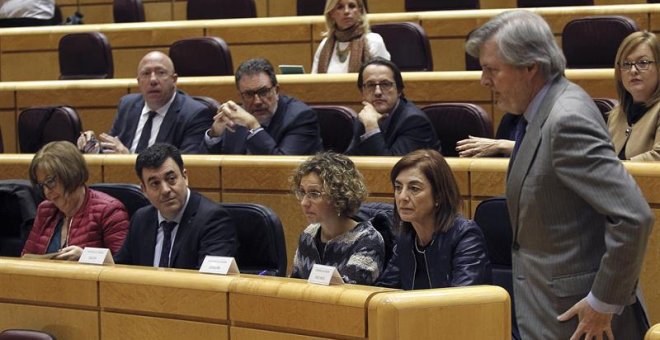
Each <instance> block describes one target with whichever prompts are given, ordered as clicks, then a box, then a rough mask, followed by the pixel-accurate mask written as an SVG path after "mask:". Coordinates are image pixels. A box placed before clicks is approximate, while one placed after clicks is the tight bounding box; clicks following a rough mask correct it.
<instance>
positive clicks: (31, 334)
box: [0, 329, 56, 340]
mask: <svg viewBox="0 0 660 340" xmlns="http://www.w3.org/2000/svg"><path fill="white" fill-rule="evenodd" d="M0 340H56V338H55V337H54V336H52V335H51V334H49V333H46V332H42V331H35V330H31V329H5V330H4V331H2V332H0Z"/></svg>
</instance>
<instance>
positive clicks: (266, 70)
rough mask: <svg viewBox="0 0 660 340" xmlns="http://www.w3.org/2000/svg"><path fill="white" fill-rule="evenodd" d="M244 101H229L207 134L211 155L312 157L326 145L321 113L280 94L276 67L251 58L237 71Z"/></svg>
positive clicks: (205, 138) (206, 143)
mask: <svg viewBox="0 0 660 340" xmlns="http://www.w3.org/2000/svg"><path fill="white" fill-rule="evenodd" d="M236 88H237V89H238V92H239V93H240V95H241V99H242V100H243V105H238V104H236V103H234V102H233V101H231V100H230V101H227V102H226V103H224V104H222V105H221V106H220V108H219V109H218V114H216V115H215V117H213V119H214V122H213V125H212V126H211V128H210V129H209V130H208V132H207V133H206V135H205V137H204V144H203V147H205V148H207V150H208V151H209V153H219V154H238V155H244V154H252V155H309V154H314V153H316V152H317V151H320V150H321V148H322V143H321V137H320V132H319V125H318V120H317V119H316V112H314V110H312V109H311V108H310V107H309V106H307V105H306V104H305V103H303V102H301V101H299V100H297V99H294V98H291V97H287V96H285V95H280V93H279V92H280V91H279V85H278V84H277V78H276V77H275V71H274V70H273V66H272V65H271V64H270V62H269V61H268V60H266V59H261V58H257V59H250V60H247V61H245V62H243V63H242V64H241V65H240V66H239V67H238V70H236Z"/></svg>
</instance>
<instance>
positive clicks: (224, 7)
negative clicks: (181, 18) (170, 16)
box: [186, 0, 257, 20]
mask: <svg viewBox="0 0 660 340" xmlns="http://www.w3.org/2000/svg"><path fill="white" fill-rule="evenodd" d="M186 13H187V16H188V20H200V19H232V18H256V17H257V7H256V6H255V4H254V0H188V4H187V8H186Z"/></svg>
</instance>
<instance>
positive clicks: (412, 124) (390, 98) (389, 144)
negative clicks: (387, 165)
mask: <svg viewBox="0 0 660 340" xmlns="http://www.w3.org/2000/svg"><path fill="white" fill-rule="evenodd" d="M357 87H358V89H360V91H361V92H362V99H363V102H362V104H363V105H364V108H363V109H362V111H360V113H358V120H359V121H358V122H357V125H356V129H355V132H354V133H353V136H354V138H353V142H352V143H351V145H350V146H349V147H348V150H347V151H346V153H347V154H349V155H355V156H403V155H405V154H408V153H409V152H411V151H415V150H417V149H434V150H440V141H439V140H438V136H437V135H436V133H435V129H433V125H431V121H429V119H428V118H427V117H426V114H425V113H424V112H422V110H420V109H418V108H417V106H415V104H414V103H413V102H410V101H408V100H406V98H405V96H404V95H403V78H402V77H401V71H400V70H399V67H397V66H396V64H394V63H393V62H391V61H389V60H387V59H383V58H379V57H377V58H374V59H371V60H369V61H367V62H365V63H364V64H362V66H361V67H360V71H359V73H358V80H357Z"/></svg>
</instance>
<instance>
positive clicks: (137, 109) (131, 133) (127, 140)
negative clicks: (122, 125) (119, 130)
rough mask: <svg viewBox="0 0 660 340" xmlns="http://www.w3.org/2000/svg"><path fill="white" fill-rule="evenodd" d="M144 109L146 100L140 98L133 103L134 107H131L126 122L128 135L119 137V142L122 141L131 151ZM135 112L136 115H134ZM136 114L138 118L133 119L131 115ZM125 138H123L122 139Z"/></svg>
mask: <svg viewBox="0 0 660 340" xmlns="http://www.w3.org/2000/svg"><path fill="white" fill-rule="evenodd" d="M143 107H144V100H143V99H142V98H140V99H139V100H136V101H135V102H134V103H133V106H131V107H130V108H129V110H128V113H129V114H128V115H127V116H129V117H128V119H127V121H126V130H125V131H126V133H125V134H124V136H121V135H120V136H119V140H121V142H122V143H124V145H126V147H127V148H129V149H130V147H131V145H132V144H133V138H135V130H137V126H138V122H139V121H140V116H141V115H142V108H143ZM133 112H134V113H133ZM132 114H136V115H137V117H135V118H133V117H130V115H132ZM122 137H123V138H122Z"/></svg>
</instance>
